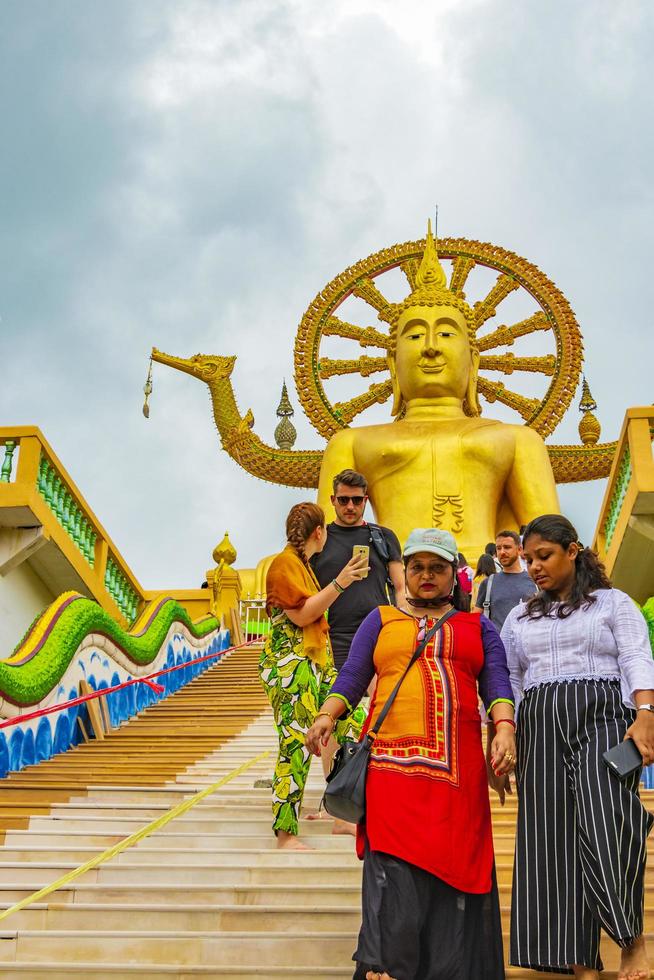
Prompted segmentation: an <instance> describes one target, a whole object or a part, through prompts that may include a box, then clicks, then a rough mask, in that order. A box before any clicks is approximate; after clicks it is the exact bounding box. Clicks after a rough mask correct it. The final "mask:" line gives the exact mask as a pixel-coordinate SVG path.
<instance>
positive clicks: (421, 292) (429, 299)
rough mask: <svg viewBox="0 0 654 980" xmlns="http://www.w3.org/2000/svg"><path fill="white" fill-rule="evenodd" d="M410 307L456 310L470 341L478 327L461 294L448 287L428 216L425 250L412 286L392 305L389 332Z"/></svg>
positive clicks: (472, 339)
mask: <svg viewBox="0 0 654 980" xmlns="http://www.w3.org/2000/svg"><path fill="white" fill-rule="evenodd" d="M413 306H451V307H453V308H454V309H456V310H459V312H460V313H463V315H464V317H465V318H466V322H467V324H468V336H469V338H470V342H471V343H473V342H474V340H475V333H476V329H477V323H476V320H475V314H474V313H473V311H472V309H471V307H470V306H468V304H467V303H466V301H465V300H464V299H463V298H462V297H461V296H459V295H457V294H456V293H454V292H452V290H451V289H448V286H447V277H446V275H445V271H444V269H443V266H442V265H441V264H440V261H439V259H438V248H437V245H436V240H435V238H434V236H433V233H432V230H431V219H430V220H429V221H428V222H427V238H426V239H425V250H424V252H423V253H422V259H421V261H420V266H419V268H418V271H417V273H416V278H415V286H414V288H413V289H412V291H411V292H410V293H409V295H408V296H407V298H406V299H405V300H404V301H403V302H402V303H396V304H395V306H394V307H393V310H392V316H391V322H392V324H393V327H392V330H391V333H394V329H395V327H396V325H397V321H398V320H399V318H400V316H401V315H402V314H403V313H404V311H405V310H408V309H410V308H411V307H413Z"/></svg>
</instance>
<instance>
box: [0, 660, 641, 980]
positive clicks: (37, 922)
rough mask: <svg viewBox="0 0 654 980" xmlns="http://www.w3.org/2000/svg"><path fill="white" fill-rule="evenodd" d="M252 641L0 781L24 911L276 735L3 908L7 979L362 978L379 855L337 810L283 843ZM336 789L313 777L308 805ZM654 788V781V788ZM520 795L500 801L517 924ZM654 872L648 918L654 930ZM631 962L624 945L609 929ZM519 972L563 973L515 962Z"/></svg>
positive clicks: (501, 870) (0, 888)
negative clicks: (367, 905) (117, 720)
mask: <svg viewBox="0 0 654 980" xmlns="http://www.w3.org/2000/svg"><path fill="white" fill-rule="evenodd" d="M257 659H258V651H255V650H252V649H248V650H241V651H237V652H236V653H234V654H232V655H231V656H230V657H229V659H228V660H226V661H225V662H224V663H221V664H219V665H217V666H216V667H214V668H212V669H211V670H210V671H208V672H207V673H206V674H203V675H202V676H201V677H198V678H197V679H196V680H194V681H193V682H192V683H191V684H190V685H189V686H188V687H186V688H184V689H183V690H181V691H179V692H177V694H175V695H173V696H172V697H171V698H169V699H167V700H166V701H165V702H162V703H160V704H158V705H156V706H154V707H152V708H150V709H148V710H147V711H146V712H144V713H143V715H142V716H141V717H139V718H138V719H136V720H134V721H133V722H130V723H129V724H128V725H125V726H124V727H123V728H122V729H120V730H119V731H117V732H115V733H112V734H111V735H110V737H109V738H108V739H107V740H106V741H105V742H102V743H95V744H91V745H88V746H83V747H80V748H78V749H75V750H73V751H71V752H68V753H66V755H65V756H61V757H59V758H57V759H53V760H50V761H49V762H47V763H41V764H40V765H39V766H38V767H34V768H33V769H31V770H24V771H23V772H21V773H17V774H14V775H13V776H10V777H9V778H8V779H6V780H3V781H2V783H1V784H0V827H1V828H2V829H3V831H4V840H3V841H2V845H1V846H0V908H6V907H8V906H10V905H11V904H13V903H14V902H17V901H20V900H21V899H23V898H24V897H26V896H27V895H29V894H31V893H32V892H34V891H36V890H37V889H38V888H40V887H42V886H43V885H45V884H48V883H49V882H51V881H54V880H56V879H58V878H59V877H61V876H62V875H64V874H65V873H66V872H67V871H70V870H72V869H74V868H75V867H77V866H78V865H80V864H81V863H83V862H84V861H86V860H88V859H89V858H91V857H93V856H94V855H95V854H97V853H98V852H99V851H101V850H104V849H105V848H107V847H109V846H111V845H112V844H114V843H117V842H118V841H119V840H120V839H122V838H123V837H125V836H127V835H128V834H130V833H132V832H134V831H135V830H137V829H138V828H140V827H142V826H143V825H145V824H146V823H148V822H149V821H151V820H152V819H154V818H155V817H157V816H159V815H161V814H163V813H165V812H166V811H167V810H169V809H170V808H171V807H172V806H174V805H176V804H177V803H178V802H180V801H181V800H182V799H184V798H186V797H187V796H189V795H191V794H192V793H194V792H196V791H197V790H199V789H202V788H204V787H205V786H208V785H210V784H211V783H213V782H214V781H216V780H217V779H218V778H220V776H222V775H225V774H227V773H228V772H230V771H232V770H233V769H234V768H236V767H237V766H238V765H240V764H241V763H242V762H244V761H246V760H248V759H251V758H253V757H254V756H256V755H257V754H258V753H260V752H261V751H263V750H266V749H270V750H271V754H270V756H269V758H268V759H266V760H264V761H262V762H260V763H258V764H257V765H256V766H255V767H254V768H252V769H250V770H248V771H247V772H245V773H244V774H242V775H240V776H238V777H236V778H235V779H234V780H233V781H232V782H230V783H229V784H227V785H226V786H224V787H222V788H221V789H219V790H218V791H217V792H216V793H215V794H214V795H213V796H210V797H208V798H207V799H205V800H204V801H203V802H201V803H199V804H198V805H197V806H196V807H194V808H193V809H192V810H191V811H190V812H189V813H187V814H186V815H184V816H182V817H179V818H178V819H176V820H174V821H173V822H172V823H170V824H168V826H166V827H165V828H164V829H162V830H159V831H157V832H156V833H154V834H153V835H152V836H150V837H148V838H146V839H145V840H143V841H141V842H140V843H139V844H137V845H136V846H134V847H132V848H130V849H129V850H127V851H125V852H124V853H122V854H121V855H119V856H118V857H116V858H114V859H112V860H111V861H109V862H107V863H105V864H103V865H102V866H101V867H99V868H97V869H95V870H93V871H90V872H87V873H86V875H85V876H84V877H82V878H80V879H78V880H77V881H75V882H73V883H71V884H69V885H66V886H64V887H63V888H61V889H60V890H59V891H57V892H56V893H54V894H52V895H50V896H49V897H48V898H46V899H45V900H44V901H42V902H39V903H36V904H34V905H32V906H30V907H29V908H27V909H25V910H23V911H20V912H16V913H13V914H12V915H11V916H10V917H9V918H7V919H6V920H4V921H3V922H1V923H0V976H2V978H3V980H13V978H16V980H18V978H21V980H28V978H30V980H31V978H42V977H46V976H47V977H50V978H52V980H59V978H61V980H63V978H66V980H70V978H71V977H75V976H80V977H81V976H83V977H91V978H93V977H98V978H110V977H112V978H119V977H129V976H132V975H134V976H138V977H139V978H141V980H144V978H147V980H150V978H155V977H175V978H178V980H182V978H191V977H217V978H221V980H236V978H240V980H243V978H244V977H256V976H267V977H272V978H281V977H285V978H296V980H305V978H306V980H308V978H323V977H324V978H327V977H335V978H339V980H346V978H349V977H351V976H352V965H351V955H352V951H353V949H354V945H355V939H356V934H357V931H358V927H359V917H360V914H359V903H360V877H361V868H360V864H359V862H358V861H357V859H356V857H355V855H354V852H353V842H352V839H351V838H349V837H334V836H332V835H331V834H330V830H331V822H330V821H329V819H325V820H320V821H306V820H305V821H303V825H302V834H303V836H304V838H305V839H306V841H307V842H308V843H310V844H311V845H312V846H313V847H315V850H312V851H306V852H295V853H289V852H282V853H280V852H277V851H276V850H275V848H274V838H273V836H272V833H271V831H270V823H271V816H270V790H269V789H266V788H254V781H255V780H256V779H260V778H262V777H267V776H269V775H270V772H271V769H272V765H273V762H274V756H275V738H274V732H273V726H272V718H271V714H270V709H269V707H268V703H267V701H266V699H265V697H264V695H263V692H262V690H261V688H260V686H259V680H258V676H257V672H256V661H257ZM321 793H322V777H321V772H320V766H319V764H318V763H316V764H315V766H314V768H313V772H312V774H311V776H310V780H309V786H308V790H307V797H306V809H307V810H310V809H313V808H315V807H316V806H317V802H318V800H319V798H320V795H321ZM645 795H646V796H647V797H650V798H651V796H652V794H650V793H649V792H647V793H646V794H645ZM514 825H515V801H510V802H509V803H507V806H506V807H505V808H504V809H503V810H502V809H501V808H500V807H497V806H494V830H495V847H496V854H497V866H498V878H499V882H500V890H501V901H502V906H503V915H504V927H505V939H506V938H508V937H507V936H506V933H508V906H509V899H510V875H511V864H512V853H513V837H514ZM653 875H654V872H648V879H647V882H648V884H647V898H646V905H647V909H648V912H647V918H646V930H647V931H648V932H649V931H651V930H652V920H653V918H654V901H653V900H652V899H653V896H652V887H653V885H654V877H653ZM605 960H606V963H607V967H608V968H609V972H608V973H607V974H606V976H607V977H610V976H615V974H614V973H612V972H611V970H613V971H614V970H615V968H616V965H617V962H618V958H617V950H616V949H615V947H613V946H612V944H610V943H608V942H607V943H606V948H605ZM508 976H509V977H511V978H516V980H517V978H521V977H528V976H533V977H536V976H541V977H547V976H553V975H550V974H535V973H531V972H530V971H522V970H515V969H511V970H509V971H508Z"/></svg>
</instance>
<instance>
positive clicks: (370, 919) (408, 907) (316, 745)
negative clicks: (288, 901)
mask: <svg viewBox="0 0 654 980" xmlns="http://www.w3.org/2000/svg"><path fill="white" fill-rule="evenodd" d="M404 561H405V568H406V584H407V603H408V605H409V608H410V609H411V612H410V613H407V612H402V611H400V610H399V609H395V608H393V607H391V606H380V607H379V608H378V609H375V610H374V611H373V612H371V613H370V615H369V616H368V617H367V618H366V619H365V620H364V621H363V623H362V624H361V626H360V627H359V630H358V632H357V633H356V635H355V637H354V640H353V642H352V647H351V649H350V654H349V657H348V659H347V661H346V663H345V665H344V667H343V668H342V670H341V671H340V673H339V675H338V679H337V681H336V684H335V685H334V686H333V688H332V690H331V693H330V696H329V697H328V698H327V700H326V701H325V703H324V704H323V707H322V709H321V711H320V712H319V714H318V715H317V717H316V721H315V723H314V725H313V727H312V728H311V731H310V732H309V734H308V736H307V744H308V746H309V748H310V749H311V750H312V751H314V752H319V751H320V746H321V744H325V741H326V739H327V738H328V737H329V735H330V734H331V731H332V729H333V727H334V724H335V720H336V719H337V718H342V717H343V716H344V715H345V714H346V713H347V711H348V710H349V709H350V706H351V705H352V704H356V703H357V700H358V696H359V691H360V690H361V691H362V690H365V688H366V685H367V684H368V683H369V682H370V679H371V677H372V676H373V675H374V674H375V673H376V674H377V690H376V693H375V697H374V700H373V703H372V705H371V708H370V714H369V716H368V722H367V726H368V727H370V726H372V725H374V723H375V721H376V720H377V718H378V716H379V713H380V711H381V709H382V708H383V706H384V704H385V703H386V700H387V699H388V697H389V695H390V694H391V692H392V690H393V688H394V687H395V685H396V683H397V681H398V680H399V679H400V677H401V676H402V674H403V672H404V670H405V668H406V666H407V664H408V662H409V660H410V659H411V656H412V654H413V652H414V650H415V649H416V647H417V645H418V643H419V642H420V641H421V640H422V639H423V637H424V636H425V632H426V631H429V630H430V629H431V627H432V626H433V625H435V624H436V622H437V621H438V620H439V619H441V618H442V617H443V616H444V615H445V613H448V612H453V613H454V614H453V615H451V616H450V617H448V619H447V621H446V622H444V623H443V625H442V626H441V629H440V630H439V631H438V632H437V633H436V634H435V636H434V637H433V638H432V639H431V640H430V642H429V643H428V644H427V647H426V648H425V650H423V652H422V654H421V655H420V657H419V658H418V660H417V661H416V663H415V664H414V665H413V666H412V667H411V669H410V670H409V672H408V673H407V675H406V678H405V680H404V681H403V683H402V686H401V687H400V689H399V691H398V694H397V697H396V699H395V701H394V702H393V706H392V707H391V710H390V712H389V714H388V718H387V719H386V720H385V722H384V724H383V726H382V728H381V730H380V732H379V734H378V735H377V737H376V738H375V741H374V743H373V746H372V751H371V757H370V763H369V767H368V777H367V783H366V816H365V822H364V823H363V824H360V825H359V832H358V840H357V843H358V851H359V856H360V857H363V861H364V868H363V923H362V927H361V932H360V934H359V944H358V948H357V951H356V952H355V954H354V957H353V958H354V959H355V960H356V962H357V970H356V972H355V974H354V978H355V980H364V978H372V980H382V978H384V980H385V978H386V977H390V978H395V980H446V978H448V980H449V978H454V977H456V978H457V980H503V978H504V957H503V951H502V929H501V923H500V917H499V905H498V899H497V884H496V881H495V873H494V855H493V840H492V834H491V819H490V805H489V800H488V788H487V778H488V777H489V776H490V778H491V779H492V780H499V781H501V783H502V784H503V783H504V781H505V780H506V778H507V774H508V773H509V772H510V771H511V770H512V769H513V766H514V763H515V739H514V724H513V692H512V690H511V684H510V681H509V673H508V669H507V665H506V655H505V652H504V647H503V645H502V641H501V639H500V637H499V634H498V632H497V630H496V628H495V626H494V625H493V624H492V623H491V622H490V620H488V619H486V617H485V616H479V615H475V614H472V613H469V612H467V609H468V607H469V600H468V597H467V596H465V595H464V593H463V592H462V590H461V587H460V585H459V584H458V582H457V574H456V573H457V547H456V542H455V540H454V538H453V537H452V535H451V534H450V533H449V532H447V531H441V530H439V529H435V528H418V529H417V530H415V531H412V532H411V534H410V535H409V538H408V540H407V543H406V545H405V548H404ZM478 693H479V694H480V695H481V697H482V700H483V702H484V705H485V707H486V710H487V711H488V714H489V715H490V716H491V718H492V719H493V722H494V723H495V726H496V733H495V736H494V738H493V739H492V742H491V746H490V750H491V751H490V760H489V761H490V763H491V765H492V767H493V768H494V770H495V771H494V773H489V772H488V771H487V767H486V763H485V760H484V752H483V749H482V744H481V723H480V717H479V710H478V706H477V705H478ZM499 788H500V789H503V785H501V786H500V787H499Z"/></svg>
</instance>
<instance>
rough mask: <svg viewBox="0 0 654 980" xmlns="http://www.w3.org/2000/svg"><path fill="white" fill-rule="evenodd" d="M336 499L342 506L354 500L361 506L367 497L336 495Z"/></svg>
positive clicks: (357, 505) (354, 502) (356, 505)
mask: <svg viewBox="0 0 654 980" xmlns="http://www.w3.org/2000/svg"><path fill="white" fill-rule="evenodd" d="M336 500H337V501H338V503H339V504H340V505H341V507H345V506H347V504H349V503H350V501H352V503H353V504H354V506H355V507H361V506H362V505H363V504H364V503H365V502H366V498H365V497H336Z"/></svg>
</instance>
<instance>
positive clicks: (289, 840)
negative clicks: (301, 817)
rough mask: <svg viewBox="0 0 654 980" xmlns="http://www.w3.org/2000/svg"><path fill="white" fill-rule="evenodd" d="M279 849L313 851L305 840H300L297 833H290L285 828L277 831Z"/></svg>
mask: <svg viewBox="0 0 654 980" xmlns="http://www.w3.org/2000/svg"><path fill="white" fill-rule="evenodd" d="M277 850H278V851H311V850H313V848H311V847H309V846H308V844H305V843H304V842H303V841H301V840H298V838H297V837H296V836H295V834H288V833H287V832H286V831H285V830H279V831H277Z"/></svg>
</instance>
